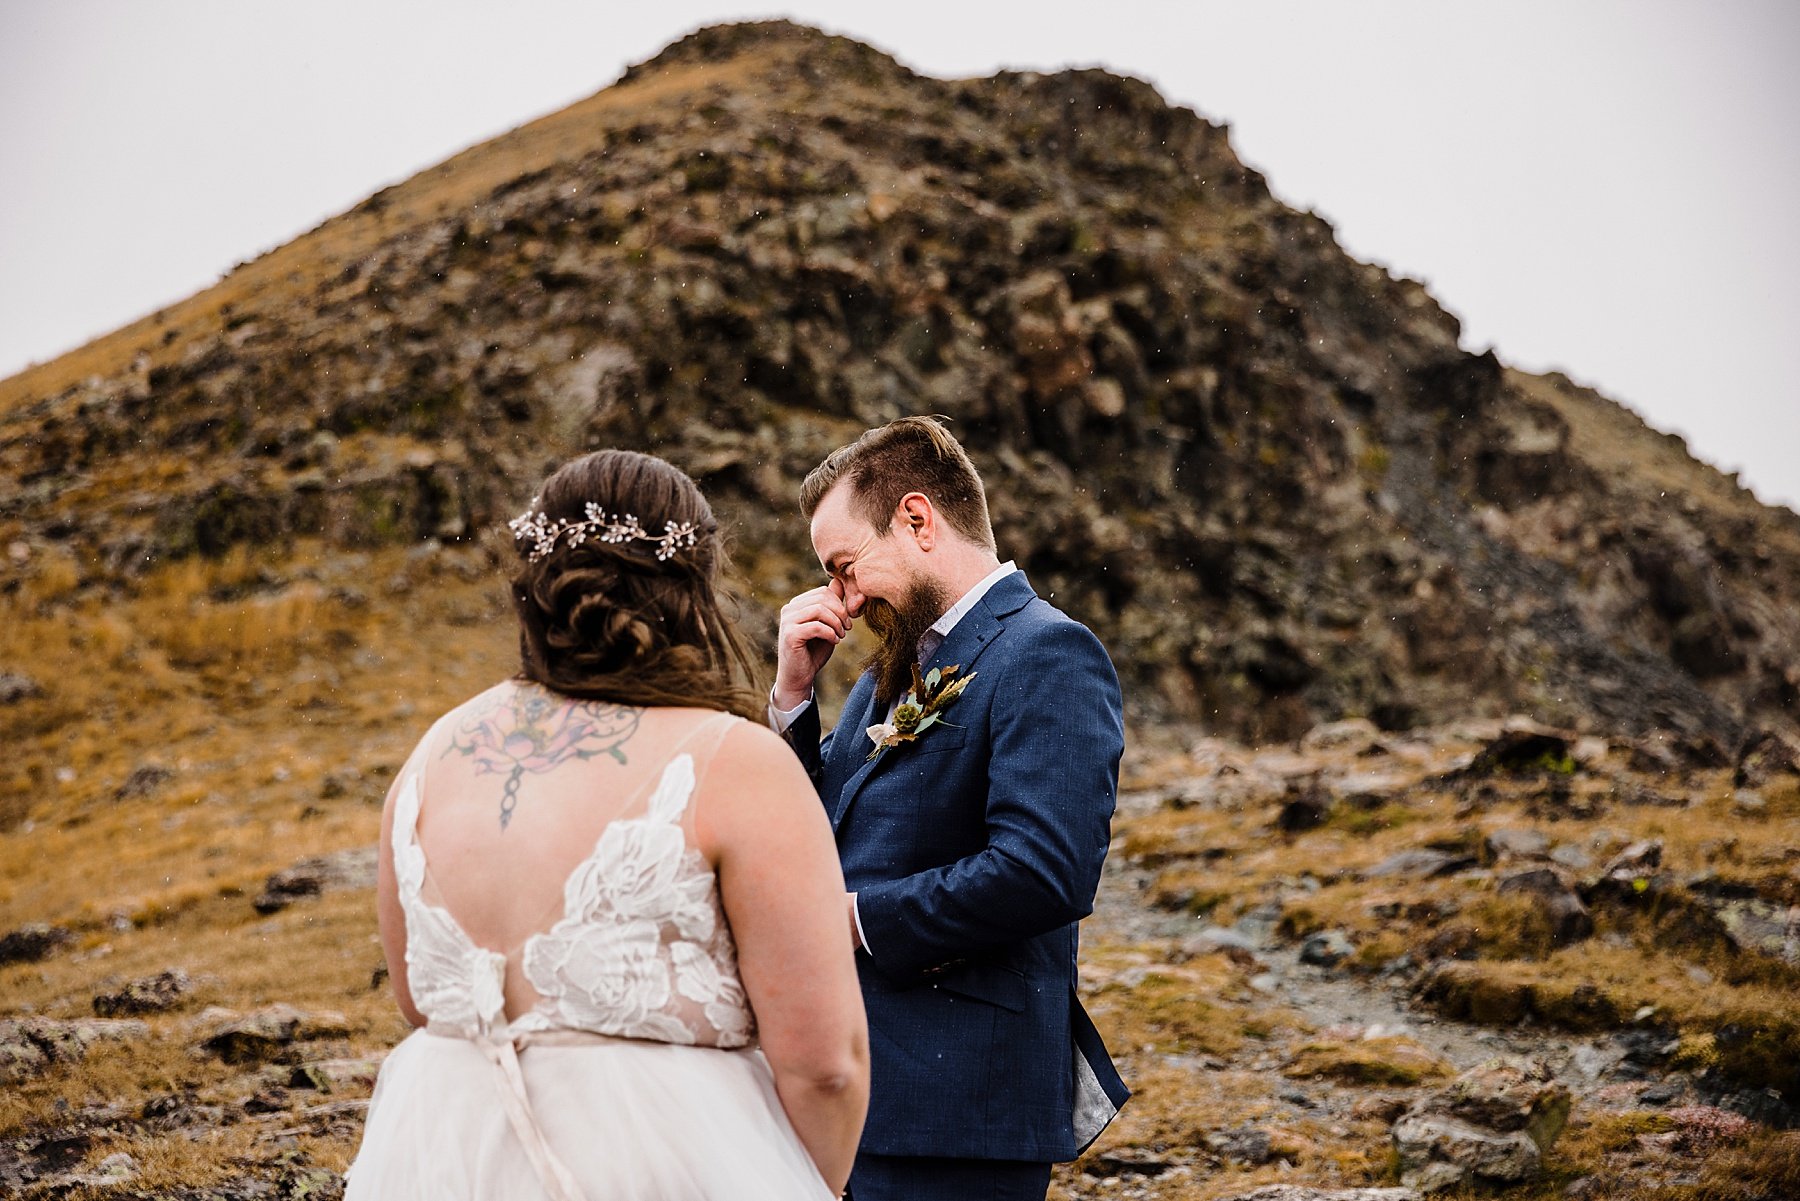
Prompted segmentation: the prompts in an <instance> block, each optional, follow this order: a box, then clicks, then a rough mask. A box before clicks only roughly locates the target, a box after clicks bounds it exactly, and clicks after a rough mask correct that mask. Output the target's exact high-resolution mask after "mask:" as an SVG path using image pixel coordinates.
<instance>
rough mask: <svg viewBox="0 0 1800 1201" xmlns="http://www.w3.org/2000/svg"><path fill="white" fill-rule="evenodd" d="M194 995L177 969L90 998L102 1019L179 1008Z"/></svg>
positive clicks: (190, 982)
mask: <svg viewBox="0 0 1800 1201" xmlns="http://www.w3.org/2000/svg"><path fill="white" fill-rule="evenodd" d="M193 991H194V981H193V978H192V977H190V976H189V975H188V974H187V973H186V972H184V971H182V970H181V969H180V968H170V969H169V970H168V971H166V972H159V973H157V974H156V975H154V976H146V977H144V978H143V979H141V980H133V981H132V982H131V983H129V984H127V985H126V986H125V987H124V988H121V989H120V990H119V991H118V992H114V993H102V994H101V995H100V996H97V997H95V998H94V1012H95V1013H96V1014H98V1015H99V1016H101V1017H103V1018H109V1017H117V1016H119V1015H121V1014H134V1013H163V1012H165V1011H167V1010H170V1009H173V1008H175V1007H176V1006H177V1005H179V1004H181V1002H182V999H183V998H184V997H186V996H187V995H188V994H189V993H191V992H193Z"/></svg>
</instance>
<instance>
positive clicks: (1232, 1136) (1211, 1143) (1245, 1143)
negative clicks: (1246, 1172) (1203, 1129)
mask: <svg viewBox="0 0 1800 1201" xmlns="http://www.w3.org/2000/svg"><path fill="white" fill-rule="evenodd" d="M1273 1141H1274V1140H1273V1139H1271V1138H1270V1136H1269V1132H1268V1131H1267V1130H1258V1129H1256V1128H1255V1127H1253V1126H1252V1127H1243V1128H1240V1129H1237V1130H1215V1131H1213V1132H1212V1133H1211V1134H1208V1135H1207V1136H1206V1146H1207V1149H1208V1150H1210V1151H1211V1152H1212V1153H1213V1154H1215V1155H1217V1156H1219V1157H1220V1158H1221V1159H1228V1160H1230V1161H1232V1162H1233V1163H1241V1164H1249V1165H1250V1166H1252V1167H1255V1166H1257V1165H1259V1164H1265V1163H1268V1162H1269V1161H1270V1160H1271V1159H1274V1158H1275V1151H1274V1148H1273V1146H1272V1144H1273Z"/></svg>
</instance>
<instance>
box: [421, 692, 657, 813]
mask: <svg viewBox="0 0 1800 1201" xmlns="http://www.w3.org/2000/svg"><path fill="white" fill-rule="evenodd" d="M643 713H644V711H643V710H642V709H639V708H636V707H634V706H631V705H615V704H611V703H609V702H606V701H582V700H568V699H564V698H560V697H558V698H552V697H550V696H547V695H545V694H544V693H542V692H538V691H536V690H534V689H527V688H513V689H508V690H504V691H502V692H499V693H497V694H495V695H492V696H488V697H483V698H481V699H479V700H477V701H476V702H475V703H474V704H472V705H470V706H469V708H468V710H467V711H466V712H464V713H463V715H462V716H461V717H460V718H459V719H458V721H457V724H456V731H455V734H454V736H453V737H452V738H451V741H450V745H449V746H448V747H446V748H445V750H444V754H443V755H442V756H441V757H442V758H449V757H450V755H452V754H461V755H465V756H468V757H470V758H472V759H474V760H475V772H476V774H477V775H505V776H506V783H505V784H504V785H503V786H502V788H501V793H500V829H501V830H502V831H504V830H505V829H506V826H507V823H508V822H510V821H511V820H512V815H513V810H514V808H516V807H517V805H518V803H519V785H520V783H521V782H522V781H523V780H524V779H525V773H526V772H540V773H541V772H547V771H549V770H551V769H552V768H554V767H556V766H557V765H558V764H561V763H565V762H567V761H568V760H570V759H592V758H594V757H595V756H598V755H611V756H612V757H613V759H615V760H616V761H617V762H618V763H620V764H621V765H623V764H624V763H625V762H626V759H625V744H626V743H627V742H630V741H631V736H632V735H633V734H636V733H637V729H638V721H639V719H640V718H641V717H642V716H643Z"/></svg>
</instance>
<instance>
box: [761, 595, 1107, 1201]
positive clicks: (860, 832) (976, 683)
mask: <svg viewBox="0 0 1800 1201" xmlns="http://www.w3.org/2000/svg"><path fill="white" fill-rule="evenodd" d="M949 664H959V665H961V667H962V672H963V674H964V675H971V674H972V675H973V676H974V679H973V680H972V681H971V682H970V683H969V685H968V686H967V688H966V689H965V690H964V692H963V693H962V695H961V697H960V698H958V699H957V700H956V702H955V703H954V704H953V705H951V706H950V707H949V708H948V709H947V710H945V712H944V717H943V724H940V725H938V726H937V727H935V728H933V729H931V730H929V731H927V732H926V733H925V734H924V735H923V736H921V737H920V738H919V740H918V741H916V742H912V743H907V744H902V745H900V746H898V747H892V748H889V749H888V750H885V751H883V752H882V754H881V755H880V757H879V758H877V759H876V760H875V761H874V762H872V763H871V762H868V754H869V751H870V749H871V748H872V745H873V744H872V743H871V742H870V741H869V738H868V736H867V734H866V732H865V731H866V730H867V728H868V727H869V726H870V725H873V724H875V723H876V722H878V721H882V720H884V719H885V717H886V712H885V710H883V711H880V712H878V711H877V710H876V707H875V698H874V681H873V676H872V674H869V673H865V674H864V675H863V677H862V678H861V679H860V680H858V681H857V683H856V687H855V688H854V689H853V690H852V691H851V693H850V696H849V698H848V699H847V700H846V701H845V704H844V709H843V714H842V717H841V719H840V721H839V723H838V726H837V728H836V729H835V730H834V731H832V733H831V734H830V735H829V736H827V737H826V738H825V739H824V741H823V745H821V743H820V738H819V729H820V726H819V716H818V707H817V706H816V705H814V706H809V707H808V708H807V709H806V710H805V712H804V713H802V714H801V715H799V717H798V718H797V720H796V721H795V722H794V724H793V726H792V727H791V728H790V729H789V731H788V737H789V739H790V741H791V742H792V744H793V745H794V747H795V749H796V751H797V752H798V753H799V755H800V757H801V759H802V761H803V762H804V763H805V764H806V766H807V769H808V771H809V772H810V774H811V775H812V778H813V781H814V783H815V784H816V785H817V786H818V789H819V796H820V799H821V800H822V801H823V802H824V805H825V809H826V812H827V813H828V814H829V815H830V818H831V824H832V827H833V829H834V830H835V831H836V833H837V844H838V851H839V854H840V855H841V857H842V861H843V868H844V878H845V882H846V884H847V885H848V887H849V889H850V890H851V891H852V892H854V893H856V894H857V913H858V917H859V919H860V923H861V927H862V932H863V935H864V938H865V939H866V941H867V944H868V951H867V952H862V951H859V952H858V953H857V969H858V972H859V974H860V976H861V979H862V988H863V1000H864V1004H865V1006H866V1008H867V1011H868V1017H869V1042H870V1054H871V1073H870V1074H871V1096H870V1103H869V1116H868V1121H867V1124H866V1125H865V1127H864V1132H863V1138H862V1146H861V1151H862V1153H863V1154H864V1155H865V1156H881V1157H888V1156H907V1157H932V1158H958V1159H986V1160H1013V1161H1036V1162H1039V1163H1047V1162H1050V1161H1056V1160H1067V1159H1072V1158H1073V1157H1074V1156H1075V1155H1076V1154H1077V1153H1078V1152H1079V1150H1080V1146H1079V1140H1078V1137H1077V1134H1076V1123H1075V1121H1074V1120H1073V1115H1074V1111H1075V1106H1076V1095H1075V1094H1076V1084H1077V1077H1078V1076H1080V1075H1084V1074H1086V1073H1088V1072H1090V1071H1091V1073H1092V1074H1091V1075H1089V1076H1088V1079H1087V1084H1088V1091H1090V1092H1092V1091H1094V1090H1093V1086H1094V1085H1095V1084H1098V1085H1099V1088H1100V1089H1101V1090H1103V1091H1104V1092H1105V1094H1106V1097H1107V1098H1109V1099H1110V1101H1111V1105H1112V1107H1113V1108H1116V1107H1117V1106H1118V1105H1120V1104H1123V1103H1124V1100H1125V1097H1126V1095H1127V1093H1126V1090H1125V1086H1124V1084H1123V1083H1122V1082H1121V1081H1120V1080H1119V1077H1118V1073H1117V1072H1116V1071H1114V1070H1113V1066H1112V1062H1111V1060H1110V1059H1108V1058H1107V1055H1106V1051H1105V1048H1104V1047H1102V1046H1101V1045H1100V1040H1099V1037H1098V1035H1097V1034H1095V1032H1094V1028H1093V1026H1092V1024H1091V1023H1090V1022H1089V1021H1088V1020H1087V1014H1086V1013H1085V1012H1084V1011H1083V1010H1082V1008H1081V1004H1080V1002H1079V1001H1078V1000H1077V999H1076V995H1075V983H1076V974H1075V956H1076V923H1077V922H1078V921H1079V920H1080V919H1081V918H1083V917H1085V916H1086V915H1087V914H1088V913H1089V912H1090V911H1091V910H1092V908H1093V900H1094V893H1095V890H1096V888H1097V887H1098V885H1099V880H1100V868H1101V864H1102V862H1103V861H1104V859H1105V857H1106V848H1107V844H1108V842H1109V840H1110V824H1111V819H1112V812H1113V804H1114V800H1115V797H1116V792H1117V787H1118V767H1119V758H1120V755H1121V753H1122V752H1123V749H1124V726H1123V718H1122V714H1121V709H1120V699H1119V685H1118V678H1117V676H1116V675H1115V674H1114V671H1113V666H1112V662H1111V660H1109V659H1108V658H1107V655H1106V651H1105V650H1104V648H1102V647H1101V645H1100V642H1099V640H1098V639H1096V638H1095V637H1094V635H1093V634H1092V633H1091V632H1089V631H1088V629H1087V628H1086V627H1085V626H1083V625H1081V624H1080V623H1078V622H1076V621H1073V620H1071V619H1070V618H1068V617H1066V616H1065V615H1064V614H1063V613H1061V612H1060V611H1059V610H1057V609H1056V608H1055V607H1053V606H1052V605H1050V604H1048V603H1047V602H1045V601H1043V600H1041V599H1039V598H1038V596H1037V595H1036V594H1035V593H1034V592H1033V591H1032V589H1031V586H1030V585H1029V584H1028V583H1027V582H1026V580H1025V576H1024V575H1023V574H1022V573H1019V572H1014V573H1013V574H1011V575H1009V576H1006V577H1004V578H1002V579H1001V580H999V581H998V582H996V583H995V584H994V585H993V587H992V588H991V589H989V591H988V592H987V593H986V594H985V595H984V596H983V597H982V598H981V599H980V600H979V601H978V602H976V604H975V606H974V608H973V609H971V610H970V611H969V612H968V613H967V614H965V615H964V616H963V618H962V620H961V621H959V622H958V623H957V624H956V627H955V628H954V629H953V630H952V631H951V632H950V634H949V637H948V638H947V639H946V640H945V641H944V643H943V645H942V646H941V647H939V648H938V650H937V651H936V653H935V654H933V656H932V657H931V660H930V662H929V663H928V664H927V666H928V667H931V666H945V665H949ZM1077 1055H1080V1056H1081V1057H1082V1058H1083V1059H1085V1061H1086V1064H1087V1065H1088V1066H1087V1067H1085V1068H1084V1067H1082V1066H1080V1065H1079V1064H1078V1063H1077V1061H1076V1059H1075V1056H1077ZM1101 1103H1102V1104H1103V1105H1104V1104H1105V1101H1104V1100H1102V1102H1101ZM1086 1137H1089V1138H1091V1132H1089V1133H1086ZM861 1163H862V1161H861V1160H859V1168H858V1170H859V1173H860V1172H861V1171H862V1168H861ZM921 1166H924V1165H921ZM856 1188H857V1178H855V1177H853V1178H852V1191H855V1190H856ZM1039 1195H1040V1196H1041V1193H1040V1194H1039ZM917 1201H928V1196H927V1194H926V1193H924V1192H920V1193H918V1194H917Z"/></svg>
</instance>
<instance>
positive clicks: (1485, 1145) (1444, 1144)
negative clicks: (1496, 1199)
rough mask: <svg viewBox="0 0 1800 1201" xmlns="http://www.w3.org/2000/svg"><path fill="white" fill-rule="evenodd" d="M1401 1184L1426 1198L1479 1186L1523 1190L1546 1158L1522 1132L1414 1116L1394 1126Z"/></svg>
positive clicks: (1440, 1118) (1442, 1117) (1409, 1116)
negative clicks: (1498, 1185)
mask: <svg viewBox="0 0 1800 1201" xmlns="http://www.w3.org/2000/svg"><path fill="white" fill-rule="evenodd" d="M1394 1147H1395V1149H1396V1150H1397V1151H1398V1152H1399V1154H1400V1179H1401V1181H1402V1182H1403V1183H1404V1184H1406V1185H1407V1186H1409V1187H1411V1188H1416V1189H1419V1190H1421V1191H1422V1192H1427V1193H1430V1192H1437V1191H1439V1190H1441V1189H1447V1188H1454V1187H1456V1186H1458V1185H1461V1184H1463V1183H1464V1182H1473V1181H1476V1180H1479V1181H1482V1182H1484V1183H1504V1184H1517V1183H1520V1182H1522V1181H1526V1180H1530V1179H1532V1178H1533V1177H1534V1176H1536V1175H1537V1173H1538V1170H1539V1168H1541V1167H1542V1165H1543V1154H1542V1153H1541V1152H1540V1151H1539V1150H1538V1147H1537V1144H1536V1143H1534V1142H1532V1141H1531V1138H1530V1136H1529V1135H1527V1134H1525V1132H1524V1131H1522V1130H1514V1131H1512V1132H1510V1133H1501V1132H1498V1131H1492V1130H1482V1129H1480V1128H1478V1127H1476V1126H1473V1125H1471V1124H1469V1123H1468V1122H1463V1121H1459V1120H1458V1119H1456V1118H1452V1117H1447V1116H1445V1115H1442V1114H1412V1113H1408V1114H1406V1115H1404V1116H1402V1117H1401V1119H1400V1120H1399V1121H1398V1122H1395V1123H1394Z"/></svg>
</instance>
